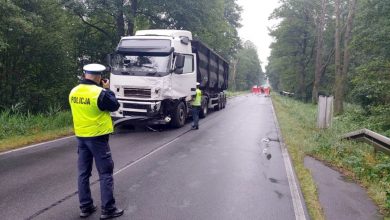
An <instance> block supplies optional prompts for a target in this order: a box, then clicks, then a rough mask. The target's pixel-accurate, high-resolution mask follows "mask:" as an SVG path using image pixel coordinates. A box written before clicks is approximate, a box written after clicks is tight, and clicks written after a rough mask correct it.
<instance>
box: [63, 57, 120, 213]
mask: <svg viewBox="0 0 390 220" xmlns="http://www.w3.org/2000/svg"><path fill="white" fill-rule="evenodd" d="M83 69H84V79H82V80H81V81H80V84H79V85H78V86H76V87H75V88H73V89H72V91H71V92H70V94H69V103H70V107H71V109H72V116H73V124H74V132H75V134H76V137H77V140H78V172H79V176H78V189H79V201H80V209H81V212H80V217H81V218H86V217H88V216H89V215H91V214H92V213H94V212H95V211H96V209H97V208H96V206H95V205H94V203H93V200H92V196H91V190H90V186H89V177H90V176H91V171H92V163H93V158H95V163H96V168H97V171H98V173H99V179H100V194H101V208H102V211H101V216H100V219H109V218H115V217H118V216H121V215H123V212H124V211H123V210H122V209H118V208H117V207H116V205H115V199H114V193H113V190H114V179H113V169H114V162H113V160H112V157H111V151H110V146H109V144H108V139H109V134H110V133H112V132H113V125H112V120H111V117H110V113H109V112H111V111H116V110H118V108H119V103H118V101H117V99H116V98H115V94H114V93H113V92H112V91H110V90H109V81H108V80H103V79H102V76H101V73H102V72H103V71H104V70H105V69H106V68H105V66H103V65H100V64H88V65H85V66H84V68H83Z"/></svg>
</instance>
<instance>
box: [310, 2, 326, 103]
mask: <svg viewBox="0 0 390 220" xmlns="http://www.w3.org/2000/svg"><path fill="white" fill-rule="evenodd" d="M325 10H326V0H321V15H320V17H319V21H318V26H317V44H316V69H315V74H314V83H313V91H312V98H311V99H312V102H313V103H314V104H316V103H317V102H318V90H319V87H320V81H321V70H322V68H323V64H322V62H323V61H322V56H323V49H324V46H323V45H324V24H325Z"/></svg>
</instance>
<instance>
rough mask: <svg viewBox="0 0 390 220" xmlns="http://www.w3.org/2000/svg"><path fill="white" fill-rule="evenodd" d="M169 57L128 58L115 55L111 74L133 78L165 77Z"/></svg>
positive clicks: (167, 71) (168, 65) (127, 56)
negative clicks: (132, 76) (131, 76)
mask: <svg viewBox="0 0 390 220" xmlns="http://www.w3.org/2000/svg"><path fill="white" fill-rule="evenodd" d="M169 69H170V56H130V55H122V54H116V55H115V56H114V59H113V60H112V73H113V74H117V75H134V76H157V77H158V76H165V75H167V74H168V73H169Z"/></svg>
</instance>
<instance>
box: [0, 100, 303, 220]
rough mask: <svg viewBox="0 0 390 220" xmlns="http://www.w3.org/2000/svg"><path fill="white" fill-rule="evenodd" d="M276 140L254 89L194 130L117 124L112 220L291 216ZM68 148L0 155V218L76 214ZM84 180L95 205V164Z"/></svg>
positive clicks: (57, 145)
mask: <svg viewBox="0 0 390 220" xmlns="http://www.w3.org/2000/svg"><path fill="white" fill-rule="evenodd" d="M267 138H268V139H267ZM269 139H270V140H269ZM274 140H276V141H274ZM277 140H278V133H277V129H276V127H275V121H274V116H273V109H272V105H271V100H270V99H269V98H266V97H259V96H254V95H247V96H241V97H237V98H234V99H231V100H229V102H228V105H227V106H226V109H223V110H221V111H219V112H214V113H211V114H209V115H208V117H207V118H205V119H203V120H201V121H200V130H195V131H190V123H187V124H186V126H184V127H183V128H181V129H175V130H172V129H164V130H163V131H161V132H153V131H144V130H136V131H133V130H126V129H120V130H118V132H117V134H115V135H112V136H111V139H110V146H111V150H112V155H113V159H114V162H115V170H114V172H115V174H114V181H115V195H116V201H117V205H118V207H120V208H124V209H125V214H124V216H123V217H121V218H119V219H142V220H149V219H150V220H154V219H202V220H206V219H223V220H227V219H270V220H272V219H283V220H287V219H296V217H295V216H296V215H295V213H294V206H293V202H292V201H293V199H292V196H291V192H290V187H289V182H288V178H287V175H286V168H285V162H284V160H283V155H282V151H281V147H280V143H279V142H278V141H277ZM76 146H77V143H76V139H75V138H74V137H70V138H65V139H61V140H58V141H55V142H51V143H47V144H43V145H39V146H36V147H32V148H28V149H25V150H21V151H16V152H12V153H7V154H1V155H0V177H1V178H0V210H1V217H0V218H1V219H6V220H8V219H79V217H78V214H79V209H78V198H77V181H76V177H77V168H76V161H77V147H76ZM91 178H92V179H91V182H93V183H92V187H91V189H92V193H93V197H94V200H95V203H96V204H97V205H98V207H99V206H100V195H99V184H98V181H97V179H98V178H97V173H96V169H95V167H94V173H93V176H92V177H91ZM99 210H100V208H99ZM99 215H100V211H98V212H97V213H96V214H94V215H92V216H91V217H90V219H98V218H99Z"/></svg>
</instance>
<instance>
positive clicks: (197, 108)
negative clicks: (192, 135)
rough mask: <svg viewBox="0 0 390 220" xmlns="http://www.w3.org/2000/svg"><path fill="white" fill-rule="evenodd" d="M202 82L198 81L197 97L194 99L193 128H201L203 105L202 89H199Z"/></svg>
mask: <svg viewBox="0 0 390 220" xmlns="http://www.w3.org/2000/svg"><path fill="white" fill-rule="evenodd" d="M199 85H200V83H198V82H197V83H196V93H195V98H194V100H193V101H192V119H193V121H192V129H199V112H200V111H201V105H202V91H201V90H200V89H199Z"/></svg>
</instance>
